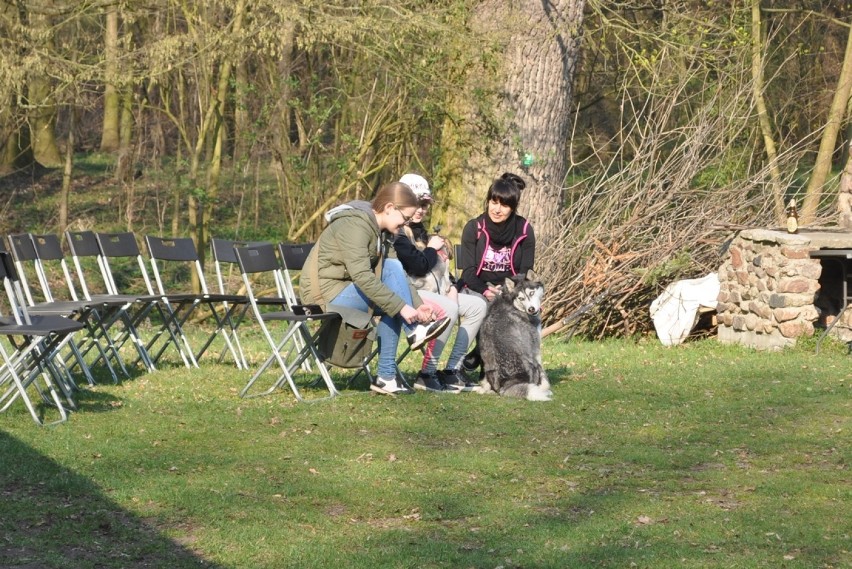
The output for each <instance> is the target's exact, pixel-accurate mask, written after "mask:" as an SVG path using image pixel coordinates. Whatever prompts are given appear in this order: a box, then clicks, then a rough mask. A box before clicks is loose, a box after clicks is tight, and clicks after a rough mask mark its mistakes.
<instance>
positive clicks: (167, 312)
mask: <svg viewBox="0 0 852 569" xmlns="http://www.w3.org/2000/svg"><path fill="white" fill-rule="evenodd" d="M95 237H96V238H97V240H98V247H99V248H100V250H101V256H100V259H101V270H102V271H103V279H104V282H105V283H106V285H107V290H109V292H110V293H112V294H132V291H128V290H121V289H120V287H119V284H118V283H119V282H122V283H124V282H130V281H131V280H132V279H133V278H135V279H137V280H138V279H139V278H141V279H142V281H143V282H144V283H145V290H146V291H147V294H146V293H144V292H143V293H141V294H139V295H138V296H137V298H136V303H137V305H138V306H139V310H138V311H137V312H136V313H135V314H134V316H133V318H134V321H133V323H134V325H137V326H138V325H139V324H140V323H141V322H143V321H144V320H145V319H148V321H149V322H150V323H151V324H152V325H154V326H155V328H156V330H155V332H154V334H153V335H152V337H151V338H150V339H149V340H148V343H147V344H145V349H146V350H147V352H148V354H150V355H151V360H152V361H153V362H154V363H156V362H158V361H159V360H160V358H161V357H162V355H163V353H165V351H166V349H167V348H168V347H169V345H173V346H174V347H175V349H176V350H177V352H178V355H179V356H180V358H181V360H182V361H183V364H184V365H185V366H186V367H189V368H191V367H198V362H196V361H195V355H194V354H193V351H192V347H191V346H190V344H189V339H188V338H187V337H186V334H184V332H183V328H182V327H181V325H180V321H179V319H178V317H177V315H176V314H175V312H174V309H173V307H174V306H176V305H177V304H179V302H180V301H179V300H176V299H173V300H171V301H170V300H169V299H168V298H164V297H163V296H162V295H158V294H157V293H156V292H155V291H154V287H153V286H152V284H151V277H150V276H149V275H148V269H147V268H146V266H145V259H144V258H143V257H142V250H141V249H139V244H138V243H137V242H136V236H135V235H134V234H133V233H131V232H129V231H124V232H119V233H95ZM121 259H126V260H128V263H127V264H126V266H125V267H124V268H125V271H126V272H122V274H121V277H122V278H121V280H119V279H116V270H115V268H114V267H113V266H112V265H113V264H115V263H116V262H117V261H119V260H121ZM134 261H135V263H134ZM153 314H156V315H158V316H159V318H160V319H161V320H160V323H159V326H157V324H156V323H155V322H154V320H153V319H152V318H151V316H152V315H153ZM161 337H162V338H163V341H162V342H160V346H159V349H157V351H156V352H155V351H153V350H154V349H155V346H156V345H157V342H158V341H159V340H160V338H161Z"/></svg>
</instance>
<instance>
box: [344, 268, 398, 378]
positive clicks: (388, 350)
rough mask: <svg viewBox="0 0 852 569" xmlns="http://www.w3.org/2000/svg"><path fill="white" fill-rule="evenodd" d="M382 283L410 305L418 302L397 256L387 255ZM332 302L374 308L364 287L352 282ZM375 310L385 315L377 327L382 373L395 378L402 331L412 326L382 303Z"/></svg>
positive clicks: (382, 375) (383, 376) (379, 370)
mask: <svg viewBox="0 0 852 569" xmlns="http://www.w3.org/2000/svg"><path fill="white" fill-rule="evenodd" d="M382 283H384V285H385V286H386V287H388V288H389V289H391V290H392V291H393V292H394V293H395V294H396V295H397V296H399V297H400V298H402V300H404V301H405V303H406V304H408V305H409V306H414V303H413V302H412V300H411V290H410V289H409V288H408V278H407V277H406V276H405V270H404V269H403V268H402V263H400V262H399V261H398V260H396V259H385V260H384V266H383V267H382ZM329 304H335V305H339V306H347V307H349V308H355V309H357V310H361V311H363V312H367V311H368V310H369V309H370V304H371V303H370V300H369V299H368V298H367V297H366V295H364V293H363V292H361V290H360V289H359V288H358V287H357V286H355V283H350V284H349V286H347V287H346V288H345V289H343V290H342V291H341V292H340V294H338V295H337V296H336V297H335V299H334V300H332V301H331V302H330V303H329ZM375 313H376V314H379V315H381V318H380V319H379V325H378V326H377V327H376V338H377V341H378V342H379V363H378V375H379V377H381V378H382V379H393V378H395V377H396V351H397V348H398V347H399V335H400V333H401V331H402V326H403V325H404V326H405V327H406V329H411V326H409V325H408V324H406V323H405V320H403V319H402V316H399V315H397V316H388V315H387V314H385V313H383V312H381V311H380V310H379V309H378V307H376V308H375Z"/></svg>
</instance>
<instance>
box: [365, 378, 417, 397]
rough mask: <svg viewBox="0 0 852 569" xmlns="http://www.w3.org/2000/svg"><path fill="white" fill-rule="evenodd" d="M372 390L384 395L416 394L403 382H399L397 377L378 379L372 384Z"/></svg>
mask: <svg viewBox="0 0 852 569" xmlns="http://www.w3.org/2000/svg"><path fill="white" fill-rule="evenodd" d="M370 389H372V390H373V391H375V392H376V393H381V394H383V395H410V394H411V393H414V390H412V389H409V388H408V387H407V386H406V385H404V384H403V383H402V382H400V381H397V379H396V378H395V377H394V378H392V379H383V378H381V377H377V378H376V380H375V381H374V382H373V383H371V384H370Z"/></svg>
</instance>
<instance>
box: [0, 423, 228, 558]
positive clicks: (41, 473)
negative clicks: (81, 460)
mask: <svg viewBox="0 0 852 569" xmlns="http://www.w3.org/2000/svg"><path fill="white" fill-rule="evenodd" d="M0 456H2V464H3V468H2V470H0V488H2V493H3V494H2V501H0V528H2V532H0V535H2V538H0V543H2V546H0V567H15V568H17V569H36V568H39V569H45V568H66V567H67V568H72V567H73V568H75V569H78V568H83V567H99V568H111V567H115V568H119V567H120V568H130V569H137V568H143V567H144V568H147V567H157V568H159V567H170V568H198V567H206V568H209V567H221V566H217V565H215V564H213V563H209V562H207V561H205V560H204V559H201V558H200V557H199V556H197V555H196V554H195V553H194V552H192V551H191V550H189V549H187V548H185V547H184V546H182V545H180V544H178V543H176V542H174V541H172V540H170V539H168V538H166V537H164V536H162V535H160V533H159V532H158V531H157V530H156V529H155V528H152V527H150V526H149V525H146V524H145V523H144V522H143V521H142V520H141V519H140V518H138V517H137V516H136V515H134V514H132V513H130V512H128V511H126V510H123V509H122V508H121V507H120V506H118V505H116V504H115V503H114V502H113V501H111V500H110V499H108V498H107V497H105V496H104V495H103V494H102V493H101V491H100V490H99V489H98V488H97V487H96V486H95V485H94V484H92V482H91V481H90V480H88V479H86V478H85V477H83V476H79V475H77V474H75V473H74V472H72V471H70V470H68V469H67V468H65V467H63V466H61V465H59V464H57V463H56V462H54V461H52V460H51V459H49V458H47V457H45V456H43V455H41V454H39V453H38V452H36V451H34V450H33V449H32V448H31V447H29V446H28V445H26V444H24V443H22V442H21V441H19V440H17V439H15V438H14V437H11V436H9V435H8V434H6V433H2V432H0Z"/></svg>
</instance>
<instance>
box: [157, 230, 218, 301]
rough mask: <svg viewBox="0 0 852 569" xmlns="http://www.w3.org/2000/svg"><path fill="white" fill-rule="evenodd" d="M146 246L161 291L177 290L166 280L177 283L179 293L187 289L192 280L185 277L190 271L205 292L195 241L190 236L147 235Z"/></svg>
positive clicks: (188, 289) (190, 286) (202, 271)
mask: <svg viewBox="0 0 852 569" xmlns="http://www.w3.org/2000/svg"><path fill="white" fill-rule="evenodd" d="M145 246H146V248H147V249H148V257H149V260H150V263H151V272H152V273H153V274H154V280H155V281H156V282H157V288H158V289H159V291H160V294H168V292H169V290H171V291H172V292H176V291H175V290H174V288H175V287H174V286H169V287H166V286H165V284H166V282H169V284H171V285H176V286H178V288H180V289H181V291H182V292H190V291H191V289H192V282H191V280H188V279H191V276H190V275H192V274H194V275H195V278H196V279H197V280H198V281H199V286H200V287H201V292H203V293H204V294H208V290H207V283H206V282H205V279H204V270H203V269H202V267H201V260H200V259H199V257H198V251H197V250H196V249H195V241H193V240H192V239H191V238H190V237H155V236H153V235H146V236H145Z"/></svg>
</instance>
